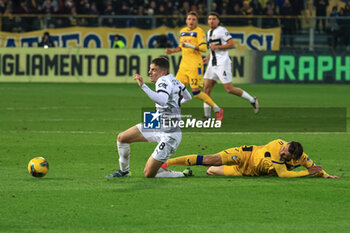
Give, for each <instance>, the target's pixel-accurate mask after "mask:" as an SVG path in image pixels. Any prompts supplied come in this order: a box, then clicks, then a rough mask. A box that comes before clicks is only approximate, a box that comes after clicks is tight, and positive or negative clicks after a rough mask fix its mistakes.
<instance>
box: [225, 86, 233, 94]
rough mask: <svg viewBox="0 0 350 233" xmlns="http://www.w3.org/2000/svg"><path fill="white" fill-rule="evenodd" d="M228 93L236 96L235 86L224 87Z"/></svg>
mask: <svg viewBox="0 0 350 233" xmlns="http://www.w3.org/2000/svg"><path fill="white" fill-rule="evenodd" d="M224 88H225V90H226V92H227V93H231V94H234V92H235V88H234V87H233V86H224Z"/></svg>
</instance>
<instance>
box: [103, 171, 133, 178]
mask: <svg viewBox="0 0 350 233" xmlns="http://www.w3.org/2000/svg"><path fill="white" fill-rule="evenodd" d="M127 176H130V172H128V171H126V172H123V171H122V170H118V171H116V172H114V173H112V174H110V175H106V177H107V178H110V177H127Z"/></svg>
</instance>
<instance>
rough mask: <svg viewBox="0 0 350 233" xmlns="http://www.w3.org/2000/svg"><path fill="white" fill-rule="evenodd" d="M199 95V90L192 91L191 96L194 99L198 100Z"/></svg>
mask: <svg viewBox="0 0 350 233" xmlns="http://www.w3.org/2000/svg"><path fill="white" fill-rule="evenodd" d="M199 93H201V90H192V95H193V96H194V97H195V98H198V95H199Z"/></svg>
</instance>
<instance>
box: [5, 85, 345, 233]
mask: <svg viewBox="0 0 350 233" xmlns="http://www.w3.org/2000/svg"><path fill="white" fill-rule="evenodd" d="M240 87H242V88H243V89H245V90H247V91H248V92H250V93H252V94H253V95H256V96H258V97H259V98H260V101H261V107H262V108H264V107H289V106H290V107H346V108H347V115H348V116H349V107H350V86H349V85H265V84H264V85H263V84H260V85H257V84H256V85H240ZM213 97H214V100H215V101H216V102H217V103H218V104H219V105H221V106H223V107H249V104H248V103H247V102H246V101H244V100H242V99H239V98H237V97H234V96H230V95H228V94H226V93H225V91H224V89H223V87H222V86H221V85H218V86H217V87H215V89H214V91H213ZM152 106H153V103H152V102H151V101H150V100H149V99H148V97H147V96H146V95H145V94H144V93H143V92H142V90H141V89H140V88H139V87H138V86H137V84H34V83H32V84H18V83H17V84H14V83H1V84H0V145H1V146H0V168H1V169H0V197H1V198H0V216H1V217H0V232H126V233H129V232H140V233H145V232H162V233H163V232H174V233H178V232H201V233H203V232H293V233H294V232H349V231H350V230H349V229H350V214H349V209H350V192H349V189H350V182H349V175H348V174H349V171H350V134H349V126H348V129H347V132H343V133H278V132H275V133H262V132H260V133H249V134H246V133H239V132H234V133H215V134H208V133H206V134H204V133H184V134H183V139H182V142H181V145H180V147H179V148H178V150H177V152H176V154H175V155H174V156H180V155H186V154H194V153H198V154H211V153H215V152H218V151H220V150H222V149H226V148H230V147H233V146H240V145H244V144H255V145H262V144H265V143H267V142H269V141H271V140H273V139H276V138H282V139H285V140H297V141H300V142H301V143H302V144H303V146H304V150H305V152H306V153H307V154H308V155H309V156H310V157H311V158H312V159H313V160H314V161H315V162H316V163H317V164H320V165H323V166H324V168H325V170H326V171H327V172H328V173H329V174H331V175H338V176H340V177H341V178H340V179H337V180H336V179H321V178H314V177H305V178H292V179H288V178H276V177H255V178H253V177H236V178H235V177H209V176H207V175H206V174H205V171H206V167H200V166H198V167H192V168H193V170H194V174H195V176H194V177H190V178H183V179H146V178H144V177H143V168H144V165H145V163H146V161H147V159H148V157H149V155H150V154H151V153H152V151H153V149H154V147H155V145H156V144H152V143H138V144H133V145H132V146H131V171H132V177H129V178H123V179H117V180H108V179H106V178H105V175H106V174H109V173H111V172H113V171H114V170H115V169H116V168H117V167H118V162H117V154H116V143H115V141H116V135H117V133H118V132H121V131H123V130H125V129H127V128H129V127H130V126H133V125H135V124H136V123H138V122H140V120H141V116H140V110H141V108H142V107H152ZM186 106H190V107H201V106H202V102H200V101H198V100H196V99H195V100H192V101H191V102H190V103H188V104H187V105H186ZM252 124H254V122H252ZM347 124H348V125H349V118H347ZM36 156H43V157H45V158H46V159H47V160H48V162H49V164H50V170H49V173H48V174H47V176H46V177H44V178H41V179H39V178H34V177H32V176H30V175H29V173H28V172H27V163H28V162H29V160H30V159H31V158H33V157H36ZM174 156H173V157H174ZM184 168H185V167H176V168H175V170H183V169H184Z"/></svg>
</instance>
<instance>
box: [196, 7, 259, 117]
mask: <svg viewBox="0 0 350 233" xmlns="http://www.w3.org/2000/svg"><path fill="white" fill-rule="evenodd" d="M219 24H220V18H219V15H218V14H217V13H216V12H211V13H210V14H209V16H208V25H209V26H210V30H209V31H208V32H207V38H208V42H209V48H210V53H209V54H208V56H206V57H205V58H204V59H203V63H204V64H208V67H207V70H206V71H205V74H204V92H205V93H206V94H207V95H209V96H210V95H211V91H212V89H213V87H214V85H215V84H216V82H217V81H218V80H220V81H221V82H222V84H223V85H224V88H225V90H226V91H227V93H229V94H233V95H236V96H239V97H242V98H244V99H246V100H248V101H250V103H251V104H252V106H253V109H254V113H255V114H256V113H258V112H259V101H258V99H257V98H256V97H252V96H251V95H250V94H248V93H247V92H246V91H244V90H242V89H240V88H237V87H234V86H233V84H232V72H231V59H230V57H229V55H228V50H229V49H233V48H234V47H235V46H234V44H233V39H232V37H231V35H230V33H229V32H228V31H227V29H226V28H224V27H222V26H220V25H219ZM210 116H211V107H210V106H209V105H208V104H206V103H204V117H205V118H210Z"/></svg>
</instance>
